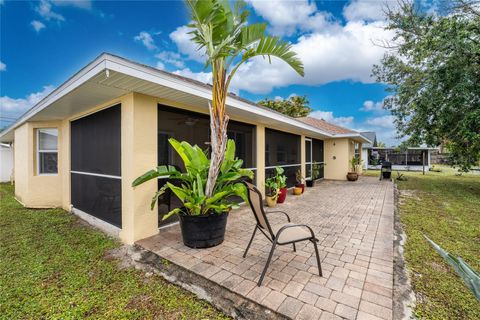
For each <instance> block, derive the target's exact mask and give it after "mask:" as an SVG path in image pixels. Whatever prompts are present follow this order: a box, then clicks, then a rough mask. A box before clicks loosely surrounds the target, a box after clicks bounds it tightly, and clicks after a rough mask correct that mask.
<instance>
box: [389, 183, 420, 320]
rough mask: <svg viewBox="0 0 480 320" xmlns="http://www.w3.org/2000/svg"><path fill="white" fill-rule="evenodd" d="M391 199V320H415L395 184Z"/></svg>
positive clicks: (398, 194)
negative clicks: (392, 233)
mask: <svg viewBox="0 0 480 320" xmlns="http://www.w3.org/2000/svg"><path fill="white" fill-rule="evenodd" d="M393 198H394V215H393V216H394V227H393V230H394V240H393V251H394V252H393V320H403V319H415V317H414V316H413V306H414V305H415V294H414V293H413V290H412V287H411V282H410V277H409V275H408V270H407V266H406V261H405V257H404V255H403V253H404V245H405V242H406V241H407V235H406V234H405V232H404V230H403V225H402V222H401V220H400V203H399V200H400V192H399V191H398V188H397V184H396V183H395V182H393Z"/></svg>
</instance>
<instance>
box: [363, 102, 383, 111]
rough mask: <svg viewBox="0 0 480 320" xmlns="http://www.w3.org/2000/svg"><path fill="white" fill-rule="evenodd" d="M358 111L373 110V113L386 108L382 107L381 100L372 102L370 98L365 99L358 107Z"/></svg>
mask: <svg viewBox="0 0 480 320" xmlns="http://www.w3.org/2000/svg"><path fill="white" fill-rule="evenodd" d="M360 111H365V112H375V113H383V112H386V111H387V110H386V109H384V108H383V100H382V101H377V102H374V101H372V100H367V101H365V102H364V103H363V106H362V107H361V108H360Z"/></svg>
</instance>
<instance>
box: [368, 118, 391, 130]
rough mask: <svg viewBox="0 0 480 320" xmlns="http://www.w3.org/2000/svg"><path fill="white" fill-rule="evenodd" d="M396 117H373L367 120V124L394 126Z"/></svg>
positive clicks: (384, 126) (383, 126)
mask: <svg viewBox="0 0 480 320" xmlns="http://www.w3.org/2000/svg"><path fill="white" fill-rule="evenodd" d="M394 120H395V117H394V116H392V115H386V116H380V117H373V118H369V119H367V120H366V121H365V123H366V124H368V125H371V126H376V127H381V128H394V127H395V123H394Z"/></svg>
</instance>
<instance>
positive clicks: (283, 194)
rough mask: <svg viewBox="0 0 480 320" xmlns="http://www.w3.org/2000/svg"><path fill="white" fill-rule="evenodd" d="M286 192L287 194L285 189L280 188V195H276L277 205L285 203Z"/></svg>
mask: <svg viewBox="0 0 480 320" xmlns="http://www.w3.org/2000/svg"><path fill="white" fill-rule="evenodd" d="M287 192H288V189H287V188H281V189H280V193H279V194H278V200H277V203H284V202H285V199H286V198H287Z"/></svg>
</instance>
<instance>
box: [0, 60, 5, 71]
mask: <svg viewBox="0 0 480 320" xmlns="http://www.w3.org/2000/svg"><path fill="white" fill-rule="evenodd" d="M0 71H7V65H6V64H5V63H3V62H2V61H0Z"/></svg>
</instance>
